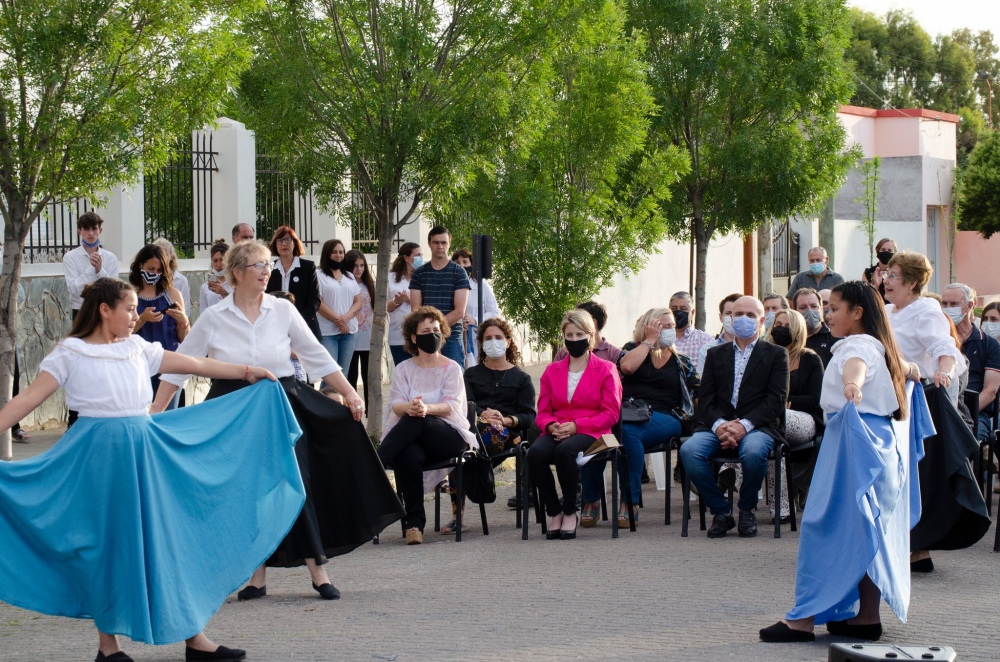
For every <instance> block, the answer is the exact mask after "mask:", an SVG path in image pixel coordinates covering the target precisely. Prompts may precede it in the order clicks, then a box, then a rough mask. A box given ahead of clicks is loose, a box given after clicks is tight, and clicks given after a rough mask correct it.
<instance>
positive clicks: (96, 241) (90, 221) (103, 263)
mask: <svg viewBox="0 0 1000 662" xmlns="http://www.w3.org/2000/svg"><path fill="white" fill-rule="evenodd" d="M103 226H104V219H102V218H101V217H100V216H98V215H97V214H96V213H94V212H92V211H88V212H87V213H85V214H80V217H79V218H77V219H76V233H77V235H79V237H80V244H81V245H80V246H77V247H76V248H74V249H73V250H71V251H69V252H68V253H66V254H65V255H64V256H63V275H65V276H66V289H67V290H69V305H70V309H71V310H72V311H73V312H72V318H73V319H76V314H77V313H78V312H80V306H82V305H83V288H85V287H86V286H87V285H88V284H90V283H93V282H94V281H95V280H97V279H98V278H118V258H117V257H115V255H114V253H112V252H111V251H107V250H104V249H103V248H101V232H102V231H103V229H104V227H103ZM76 418H77V413H76V412H75V411H73V410H72V409H71V410H70V411H69V426H72V425H73V423H76Z"/></svg>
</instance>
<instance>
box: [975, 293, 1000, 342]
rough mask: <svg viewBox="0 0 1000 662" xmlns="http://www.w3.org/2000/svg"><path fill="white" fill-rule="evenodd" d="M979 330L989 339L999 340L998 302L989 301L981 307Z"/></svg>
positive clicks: (999, 315)
mask: <svg viewBox="0 0 1000 662" xmlns="http://www.w3.org/2000/svg"><path fill="white" fill-rule="evenodd" d="M979 328H980V329H982V330H983V333H985V334H986V335H988V336H989V337H990V338H993V339H995V340H1000V302H998V301H991V302H990V303H988V304H986V305H985V306H983V314H982V315H981V316H980V317H979Z"/></svg>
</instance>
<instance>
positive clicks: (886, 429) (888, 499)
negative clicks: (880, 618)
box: [785, 385, 934, 625]
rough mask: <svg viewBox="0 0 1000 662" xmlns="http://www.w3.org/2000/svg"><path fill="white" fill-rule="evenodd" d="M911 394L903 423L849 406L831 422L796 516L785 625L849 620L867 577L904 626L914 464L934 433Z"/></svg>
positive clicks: (915, 494) (916, 497)
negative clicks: (795, 548) (796, 541)
mask: <svg viewBox="0 0 1000 662" xmlns="http://www.w3.org/2000/svg"><path fill="white" fill-rule="evenodd" d="M910 391H911V393H910V418H909V422H907V421H900V422H895V421H892V420H891V419H889V418H887V417H884V416H875V415H871V414H859V413H858V410H857V408H856V407H855V406H854V404H853V403H849V404H848V405H847V406H846V407H844V408H843V409H842V410H841V411H840V412H838V413H837V414H835V415H833V416H832V417H830V419H829V422H828V424H827V427H826V432H825V433H824V435H823V444H822V445H821V446H820V451H819V456H818V458H817V460H816V471H815V473H814V474H813V480H812V485H811V486H810V488H809V499H808V500H807V501H806V508H805V511H804V512H803V513H802V528H801V536H800V539H799V556H798V566H797V570H796V576H795V606H794V607H793V608H792V609H791V611H789V612H788V613H787V614H786V615H785V618H787V619H800V618H808V617H810V616H812V617H814V618H815V623H816V624H817V625H821V624H823V623H827V622H829V621H841V620H846V619H848V618H852V617H854V616H856V615H857V614H858V609H859V607H860V598H859V594H858V583H859V582H860V581H861V580H862V579H863V578H864V576H865V575H866V574H867V575H868V576H869V577H871V579H872V581H873V582H874V583H875V585H876V586H877V587H878V588H879V590H881V591H882V598H883V599H884V600H885V601H886V603H887V604H888V605H889V606H890V607H891V608H892V610H893V612H894V613H895V614H896V616H897V617H898V618H899V619H900V620H901V621H903V622H904V623H905V622H906V612H907V609H908V608H909V604H910V529H911V528H913V527H914V526H915V525H916V523H917V521H918V520H919V519H920V483H919V481H918V480H917V463H918V462H919V461H920V459H921V458H922V457H923V440H924V439H925V438H927V437H928V436H930V435H933V434H934V428H933V424H932V423H931V420H930V412H929V411H928V409H927V403H926V402H925V400H924V394H923V389H912V385H911V386H910Z"/></svg>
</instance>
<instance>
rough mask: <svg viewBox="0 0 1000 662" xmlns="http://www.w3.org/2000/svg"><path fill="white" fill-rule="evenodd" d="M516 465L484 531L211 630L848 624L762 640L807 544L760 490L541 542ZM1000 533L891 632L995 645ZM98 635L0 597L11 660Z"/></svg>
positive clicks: (298, 579)
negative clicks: (723, 529) (522, 498)
mask: <svg viewBox="0 0 1000 662" xmlns="http://www.w3.org/2000/svg"><path fill="white" fill-rule="evenodd" d="M533 372H538V371H537V370H536V371H533ZM59 434H60V431H58V430H57V431H45V432H41V433H37V432H36V433H34V434H33V439H32V443H30V444H28V445H17V446H16V447H15V457H17V458H23V457H27V456H30V455H33V454H35V453H38V452H41V451H42V450H44V449H45V448H47V447H48V446H50V445H51V444H52V443H54V441H55V440H56V439H57V438H58V436H59ZM512 473H513V472H509V473H502V474H500V475H499V477H498V478H499V480H500V481H501V483H502V484H501V485H500V486H499V487H498V491H499V498H498V500H497V502H496V503H495V504H492V505H490V506H488V507H487V515H488V518H489V524H490V535H489V536H483V535H481V527H480V524H479V520H478V517H477V513H476V511H475V510H474V509H469V510H468V511H467V512H468V523H469V524H470V525H471V527H472V528H471V531H469V532H468V533H467V534H466V535H465V537H464V538H463V541H462V542H461V543H455V542H454V539H453V538H451V537H444V536H440V535H437V534H434V533H431V532H430V531H428V533H427V534H426V538H425V544H424V545H422V546H413V547H407V546H406V545H405V544H404V543H403V540H402V537H401V535H400V530H399V527H398V525H394V526H392V527H390V528H388V529H387V530H386V532H385V533H384V534H383V536H382V544H380V545H378V546H374V545H367V546H364V547H362V548H360V549H358V550H356V551H355V552H353V553H351V554H349V555H347V556H344V557H340V558H337V559H334V560H333V561H332V562H331V563H330V565H329V566H328V568H329V571H330V574H331V577H332V579H333V582H334V584H336V585H337V586H338V588H340V590H341V591H342V593H343V598H342V599H341V600H339V601H332V602H325V601H322V600H320V599H319V598H318V596H317V594H316V593H315V592H314V591H313V590H312V589H311V588H310V580H309V575H308V573H307V572H306V571H305V569H272V570H269V572H268V584H267V589H268V595H267V597H266V598H264V599H261V600H257V601H254V602H249V603H240V602H237V601H236V597H235V594H234V595H233V596H231V597H230V598H229V600H227V602H226V603H225V604H223V605H222V607H221V608H220V609H219V611H218V613H217V614H216V615H215V617H214V618H213V619H212V620H211V622H210V623H209V625H208V628H207V634H208V635H209V636H210V637H212V638H214V639H215V640H216V641H218V642H220V643H225V644H229V645H238V646H240V647H242V648H246V649H247V650H248V652H249V657H248V659H249V660H254V661H259V662H270V661H279V660H296V661H304V662H305V661H321V660H322V661H325V660H350V661H358V662H378V661H390V662H391V661H395V662H423V661H428V662H431V661H434V662H437V661H456V662H457V661H468V660H505V661H514V660H531V661H532V662H534V661H540V660H595V661H596V660H635V661H637V662H638V661H647V660H648V661H652V660H705V661H714V660H764V661H771V660H774V661H781V662H783V661H808V660H816V661H821V660H826V659H827V650H828V645H829V644H830V643H833V642H843V641H848V640H845V639H841V638H836V637H831V636H829V635H826V634H823V635H822V636H818V637H817V641H816V642H815V643H812V644H785V645H776V644H764V643H761V642H759V641H758V640H757V639H758V638H757V630H758V629H759V628H761V627H763V626H766V625H770V624H772V623H774V622H775V621H776V620H777V619H778V618H780V617H781V616H782V615H783V613H784V611H785V610H787V609H788V608H789V607H790V606H791V603H792V598H793V590H794V573H795V556H796V550H797V545H798V534H797V533H791V532H789V531H788V529H787V527H786V528H785V529H784V530H783V534H782V537H781V538H780V539H778V540H776V539H774V538H773V537H772V536H771V529H770V527H769V526H768V516H767V515H766V511H764V509H763V507H762V509H761V510H762V514H761V515H760V517H759V520H760V523H761V527H760V534H759V536H758V537H757V538H754V539H740V538H737V537H736V536H730V537H727V538H724V539H721V540H708V539H707V538H706V537H705V534H704V532H701V531H699V530H698V526H697V520H694V523H693V526H692V530H691V535H690V537H688V538H681V536H680V516H681V515H680V505H681V504H680V494H679V490H674V493H673V503H672V508H671V512H672V521H673V524H671V525H670V526H664V525H663V508H664V503H663V492H657V491H656V490H655V486H654V485H651V484H650V485H645V486H644V499H645V506H646V507H645V508H644V509H643V512H642V516H641V519H640V522H639V526H638V531H637V532H636V533H629V532H628V531H627V530H626V531H623V532H622V534H621V537H620V538H619V539H618V540H612V539H611V535H610V526H609V524H608V523H601V525H599V526H598V527H597V528H595V529H589V530H582V531H581V532H580V534H579V536H578V539H577V540H575V541H547V540H545V539H544V538H543V537H542V536H541V534H540V530H539V528H538V527H537V525H534V524H533V525H532V528H531V538H530V540H528V541H522V540H521V535H520V530H519V529H515V527H514V513H513V511H510V510H508V509H507V508H506V500H507V497H508V496H510V495H512V494H513V486H512V485H511V484H510V480H511V477H512ZM427 506H428V516H429V519H430V517H431V515H432V508H433V504H431V503H428V504H427ZM533 512H534V511H532V513H533ZM428 528H430V527H428ZM993 534H994V532H993V530H990V532H989V533H988V534H987V536H986V538H985V539H984V540H982V541H980V542H979V544H977V545H976V546H974V547H972V548H970V549H967V550H962V551H957V552H938V553H935V555H934V562H935V565H936V569H935V571H934V572H933V573H931V574H929V575H920V576H915V577H914V578H913V589H912V599H911V601H910V615H909V622H908V623H906V624H902V623H900V622H899V621H897V620H896V618H895V616H893V615H892V613H891V612H890V611H889V610H888V609H887V608H886V607H885V606H884V605H883V609H882V618H883V623H884V624H885V628H886V636H885V641H886V642H890V643H896V644H908V643H929V644H944V645H949V646H952V647H954V648H955V649H956V650H957V652H958V654H959V657H958V659H959V660H962V661H972V660H977V661H982V662H986V661H992V660H996V659H998V658H1000V652H998V648H1000V639H998V629H1000V618H998V614H1000V598H998V593H1000V581H998V579H997V577H998V573H997V570H998V568H1000V554H995V553H993V551H992V541H993ZM0 553H2V541H0ZM830 554H831V556H832V555H834V554H837V550H835V549H832V550H830ZM821 631H822V629H818V630H817V632H821ZM125 647H126V650H127V651H128V652H129V653H130V654H131V655H132V656H133V657H134V658H135V659H136V660H137V661H148V662H153V661H164V662H165V661H168V660H183V659H184V647H183V644H174V645H170V646H156V647H154V646H144V645H141V644H134V643H131V642H125ZM96 648H97V639H96V636H95V634H94V629H93V626H92V624H91V623H90V622H89V621H79V620H72V619H66V618H53V617H49V616H41V615H39V614H35V613H32V612H27V611H23V610H20V609H17V608H14V607H11V606H9V605H5V604H2V603H0V661H4V662H6V661H8V660H9V661H10V662H15V661H21V660H81V661H82V660H91V659H93V658H94V656H95V655H96Z"/></svg>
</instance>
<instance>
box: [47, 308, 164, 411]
mask: <svg viewBox="0 0 1000 662" xmlns="http://www.w3.org/2000/svg"><path fill="white" fill-rule="evenodd" d="M78 312H80V309H79V308H76V309H74V310H73V312H72V313H71V314H70V316H69V318H70V319H71V320H75V319H76V314H77V313H78ZM153 395H154V396H155V395H156V393H153ZM79 417H80V412H77V411H73V410H72V409H70V410H69V420H68V421H66V429H67V430H68V429H70V428H71V427H73V424H74V423H76V419H78V418H79Z"/></svg>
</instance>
